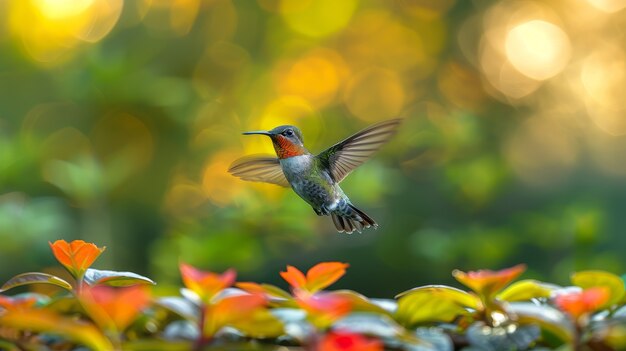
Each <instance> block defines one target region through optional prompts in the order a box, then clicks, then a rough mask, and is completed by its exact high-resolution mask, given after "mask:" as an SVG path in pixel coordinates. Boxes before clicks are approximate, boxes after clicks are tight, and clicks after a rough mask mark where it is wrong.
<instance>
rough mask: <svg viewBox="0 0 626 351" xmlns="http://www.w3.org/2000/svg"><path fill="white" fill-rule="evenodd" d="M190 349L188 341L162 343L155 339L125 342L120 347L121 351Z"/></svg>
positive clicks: (186, 350) (185, 350)
mask: <svg viewBox="0 0 626 351" xmlns="http://www.w3.org/2000/svg"><path fill="white" fill-rule="evenodd" d="M190 348H191V346H190V344H189V342H188V341H163V340H157V339H144V340H133V341H127V342H125V343H124V344H123V345H122V349H123V350H125V351H189V349H190Z"/></svg>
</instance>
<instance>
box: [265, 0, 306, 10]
mask: <svg viewBox="0 0 626 351" xmlns="http://www.w3.org/2000/svg"><path fill="white" fill-rule="evenodd" d="M312 1H313V0H257V3H258V4H259V6H261V8H263V9H264V10H267V11H271V12H276V13H291V12H298V11H303V10H306V9H307V7H309V6H311V2H312Z"/></svg>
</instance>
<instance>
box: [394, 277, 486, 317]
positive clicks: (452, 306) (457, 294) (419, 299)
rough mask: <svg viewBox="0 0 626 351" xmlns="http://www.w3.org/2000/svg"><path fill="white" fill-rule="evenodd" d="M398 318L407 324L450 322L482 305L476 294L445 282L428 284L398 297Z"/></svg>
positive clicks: (396, 315)
mask: <svg viewBox="0 0 626 351" xmlns="http://www.w3.org/2000/svg"><path fill="white" fill-rule="evenodd" d="M398 297H399V300H398V309H397V310H396V313H395V318H396V320H398V322H400V323H402V324H404V325H405V326H414V325H416V324H418V323H422V322H437V321H441V322H450V321H452V320H453V319H454V318H456V317H457V316H460V315H467V314H469V313H471V312H469V311H468V308H471V309H479V308H481V307H480V306H481V303H480V300H479V299H478V297H477V296H476V295H473V294H470V293H467V292H465V291H463V290H459V289H456V288H452V287H449V286H445V285H427V286H422V287H419V288H415V289H412V290H409V291H406V292H404V293H402V294H400V295H398V296H396V298H398Z"/></svg>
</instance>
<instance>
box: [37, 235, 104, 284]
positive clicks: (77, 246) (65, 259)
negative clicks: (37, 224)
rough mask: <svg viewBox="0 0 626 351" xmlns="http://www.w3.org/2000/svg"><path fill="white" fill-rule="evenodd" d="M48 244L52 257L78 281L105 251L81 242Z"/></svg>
mask: <svg viewBox="0 0 626 351" xmlns="http://www.w3.org/2000/svg"><path fill="white" fill-rule="evenodd" d="M49 244H50V248H52V253H53V254H54V257H56V259H57V260H58V261H59V262H60V263H61V264H62V265H63V266H64V267H65V268H66V269H67V270H68V271H69V272H70V273H71V274H72V276H73V277H74V278H76V279H78V280H80V279H82V277H83V275H84V274H85V271H87V269H88V268H89V267H90V266H91V264H92V263H93V262H94V261H95V260H96V259H97V258H98V256H100V254H101V253H102V252H103V251H104V249H106V247H102V248H99V247H97V246H96V245H94V244H92V243H86V242H84V241H83V240H74V241H72V242H71V243H68V242H67V241H65V240H57V241H55V242H54V243H49Z"/></svg>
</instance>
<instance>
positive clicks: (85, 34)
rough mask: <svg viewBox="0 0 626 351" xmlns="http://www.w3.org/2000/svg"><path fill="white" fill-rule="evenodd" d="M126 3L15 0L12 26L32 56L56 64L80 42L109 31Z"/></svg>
mask: <svg viewBox="0 0 626 351" xmlns="http://www.w3.org/2000/svg"><path fill="white" fill-rule="evenodd" d="M123 5H124V2H123V0H20V1H15V0H14V1H12V2H11V4H10V6H11V8H10V17H9V23H10V24H9V26H10V28H11V32H12V33H13V35H14V36H15V37H16V38H17V39H18V40H20V41H21V42H22V44H23V46H24V48H25V50H26V52H27V53H28V54H29V56H30V57H31V58H32V59H33V60H35V61H37V62H41V63H45V64H57V63H62V62H65V61H66V60H68V59H69V58H71V57H72V54H73V51H74V50H75V49H76V48H77V47H78V46H79V45H80V44H81V43H83V42H89V43H95V42H98V41H100V40H102V39H103V38H104V37H105V36H106V35H108V34H109V32H110V31H111V30H112V29H113V27H114V26H115V24H116V23H117V21H118V20H119V17H120V15H121V13H122V8H123Z"/></svg>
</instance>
